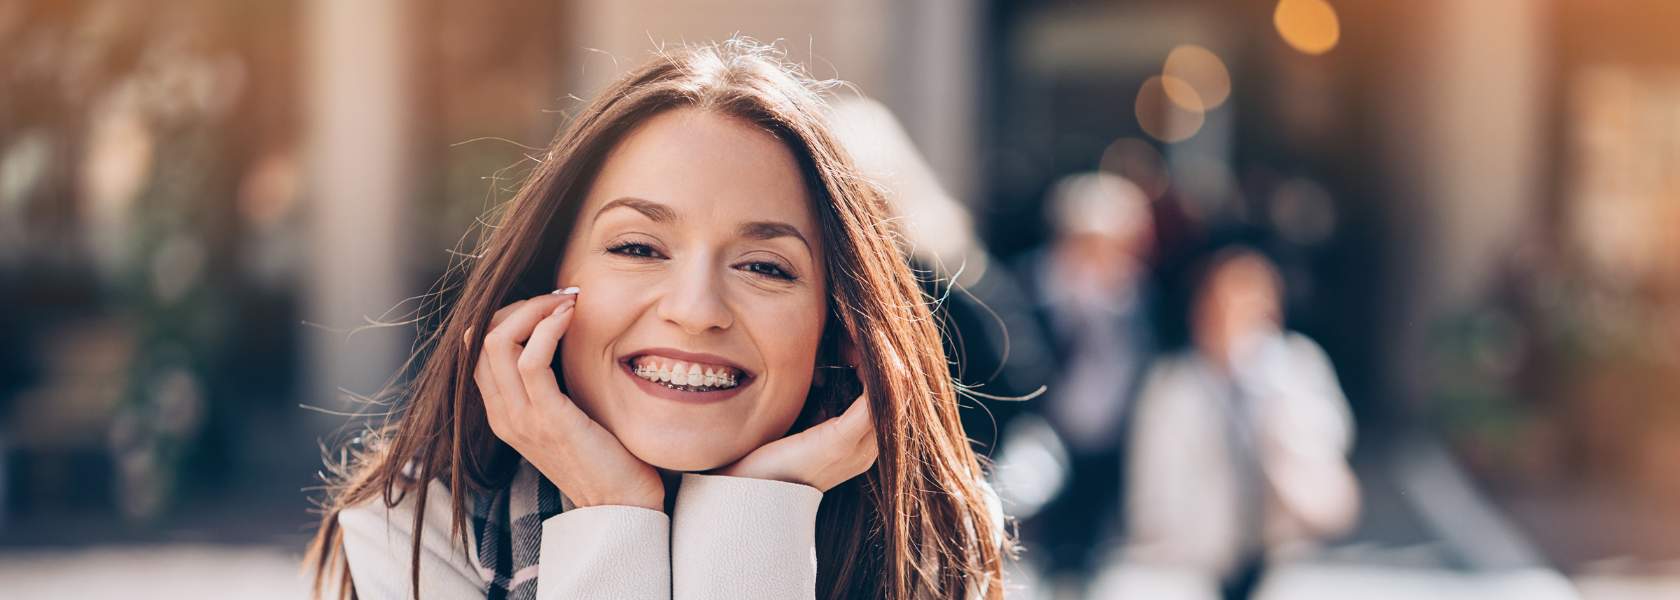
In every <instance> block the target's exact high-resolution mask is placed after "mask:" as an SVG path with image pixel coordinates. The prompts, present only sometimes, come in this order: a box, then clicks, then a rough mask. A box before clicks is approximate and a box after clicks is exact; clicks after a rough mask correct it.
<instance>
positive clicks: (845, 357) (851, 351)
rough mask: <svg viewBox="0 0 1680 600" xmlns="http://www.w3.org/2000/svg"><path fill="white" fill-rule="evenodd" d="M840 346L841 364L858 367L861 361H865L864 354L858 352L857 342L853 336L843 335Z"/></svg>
mask: <svg viewBox="0 0 1680 600" xmlns="http://www.w3.org/2000/svg"><path fill="white" fill-rule="evenodd" d="M839 346H840V352H839V354H840V364H843V365H846V366H848V367H852V368H856V367H857V366H858V364H859V363H861V362H863V358H862V355H861V354H859V353H858V347H857V344H856V343H854V342H853V341H852V336H849V335H841V336H840V343H839Z"/></svg>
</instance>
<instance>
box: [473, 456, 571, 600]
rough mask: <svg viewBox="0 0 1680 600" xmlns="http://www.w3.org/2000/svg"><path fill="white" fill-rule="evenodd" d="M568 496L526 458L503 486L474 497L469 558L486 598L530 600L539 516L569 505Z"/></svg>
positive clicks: (539, 537)
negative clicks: (471, 546) (481, 581)
mask: <svg viewBox="0 0 1680 600" xmlns="http://www.w3.org/2000/svg"><path fill="white" fill-rule="evenodd" d="M573 506H574V505H573V504H572V502H571V499H569V498H567V497H566V496H565V495H564V494H561V493H560V489H559V488H557V487H554V484H552V483H549V481H548V478H547V477H543V476H542V473H539V472H537V469H536V467H533V466H531V463H528V462H525V461H524V460H521V461H519V471H518V472H517V473H515V474H514V476H513V481H512V482H511V483H509V484H508V486H507V487H505V488H502V489H499V490H496V492H495V493H494V494H477V495H475V496H474V498H473V503H472V528H473V540H474V541H476V542H477V543H476V544H474V547H473V548H472V549H473V550H474V552H473V553H472V554H473V557H472V559H473V563H474V566H475V567H477V568H478V574H479V575H480V576H482V577H483V578H484V580H485V581H486V582H488V585H487V589H486V590H485V597H486V598H487V599H488V600H503V599H507V600H532V599H534V598H536V596H537V561H538V560H539V557H538V554H539V553H540V551H541V549H542V526H543V521H547V520H548V518H549V517H552V516H554V515H557V514H560V513H561V512H563V511H566V510H570V509H571V508H572V507H573Z"/></svg>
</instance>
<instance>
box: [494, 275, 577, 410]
mask: <svg viewBox="0 0 1680 600" xmlns="http://www.w3.org/2000/svg"><path fill="white" fill-rule="evenodd" d="M574 302H576V297H575V296H570V295H568V296H565V297H563V298H562V299H561V300H560V302H559V304H560V305H562V306H565V305H568V304H571V303H574ZM544 306H547V310H548V311H553V309H554V308H555V306H553V305H550V304H549V303H546V302H543V303H538V302H530V303H527V304H525V305H524V306H521V307H519V308H518V309H516V310H514V311H513V312H512V313H511V314H509V315H508V316H507V318H506V319H504V320H503V321H502V323H501V324H500V325H497V326H496V328H495V329H493V330H491V331H490V334H489V335H486V336H484V357H485V358H487V359H488V360H489V362H490V372H491V373H492V374H493V375H494V376H495V379H496V389H497V390H498V391H499V392H501V394H502V397H503V398H504V399H506V401H507V402H508V404H509V405H510V406H514V407H518V406H524V405H525V404H526V403H527V402H528V400H529V397H528V396H527V395H526V393H525V389H524V383H523V381H522V378H521V377H520V375H519V365H518V361H519V353H520V352H521V351H523V348H522V347H521V344H524V343H525V341H526V340H528V339H530V337H531V331H532V330H533V329H535V328H536V325H537V322H538V321H541V320H542V319H543V318H544V317H546V316H547V315H548V312H545V311H544V309H543V307H544Z"/></svg>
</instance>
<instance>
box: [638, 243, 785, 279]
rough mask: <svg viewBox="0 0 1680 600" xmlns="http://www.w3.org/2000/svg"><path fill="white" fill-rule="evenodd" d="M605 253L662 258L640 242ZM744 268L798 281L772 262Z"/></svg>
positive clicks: (770, 276)
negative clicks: (763, 268) (765, 269)
mask: <svg viewBox="0 0 1680 600" xmlns="http://www.w3.org/2000/svg"><path fill="white" fill-rule="evenodd" d="M607 252H611V253H613V254H617V255H620V256H625V257H628V258H644V259H657V258H663V256H662V255H660V254H659V251H658V250H654V249H653V246H649V245H647V244H643V243H640V242H620V243H617V244H613V245H611V246H608V247H607ZM745 266H746V267H748V268H747V272H749V273H755V274H758V275H763V276H765V277H769V278H771V279H779V280H782V281H798V280H799V277H797V276H795V275H794V274H793V273H790V272H789V271H788V270H787V269H785V268H783V267H782V266H781V265H778V264H776V263H773V262H767V261H753V262H750V263H746V265H745ZM754 267H767V268H769V269H771V271H763V270H759V269H756V268H754Z"/></svg>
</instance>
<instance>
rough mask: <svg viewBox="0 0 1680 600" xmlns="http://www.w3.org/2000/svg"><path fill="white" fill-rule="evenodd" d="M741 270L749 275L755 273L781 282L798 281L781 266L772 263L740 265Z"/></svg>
mask: <svg viewBox="0 0 1680 600" xmlns="http://www.w3.org/2000/svg"><path fill="white" fill-rule="evenodd" d="M741 268H742V269H744V270H746V271H747V272H749V273H756V274H759V275H763V276H765V277H771V278H775V279H780V280H783V281H793V280H795V279H798V277H794V276H793V274H791V273H788V272H787V270H786V269H783V268H782V266H781V265H778V264H776V263H772V262H762V261H760V262H750V263H747V264H744V265H741Z"/></svg>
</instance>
